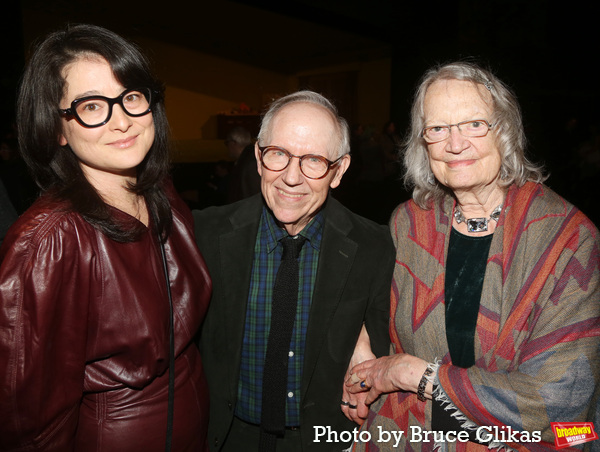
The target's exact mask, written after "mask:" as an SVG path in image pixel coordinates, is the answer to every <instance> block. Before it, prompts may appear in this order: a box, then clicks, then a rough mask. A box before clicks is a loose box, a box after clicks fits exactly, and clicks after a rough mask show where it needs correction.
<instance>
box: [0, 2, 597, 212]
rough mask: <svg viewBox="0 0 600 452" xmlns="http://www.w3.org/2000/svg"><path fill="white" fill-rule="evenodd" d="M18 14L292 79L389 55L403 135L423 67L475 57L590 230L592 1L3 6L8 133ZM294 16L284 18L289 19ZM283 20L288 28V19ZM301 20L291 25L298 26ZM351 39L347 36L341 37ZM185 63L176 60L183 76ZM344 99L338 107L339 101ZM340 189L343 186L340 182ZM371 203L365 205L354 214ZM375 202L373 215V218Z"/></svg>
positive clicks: (19, 54)
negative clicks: (97, 28)
mask: <svg viewBox="0 0 600 452" xmlns="http://www.w3.org/2000/svg"><path fill="white" fill-rule="evenodd" d="M24 11H29V12H31V11H37V12H38V13H40V16H41V17H44V14H47V16H48V17H49V18H50V17H51V18H52V20H48V21H47V22H45V21H43V20H42V21H39V22H37V23H36V24H35V30H36V34H38V31H39V36H43V35H45V34H46V33H47V32H48V31H51V30H53V29H55V28H56V27H57V26H58V25H60V24H58V25H57V24H56V18H64V22H65V23H66V22H91V23H95V24H98V25H103V26H106V27H108V28H110V29H112V30H114V31H116V32H118V33H121V34H123V35H125V36H133V35H142V36H148V37H151V38H153V39H163V40H165V41H166V42H169V43H171V44H177V45H181V46H186V47H189V48H192V49H194V50H198V51H201V52H205V53H209V54H214V55H218V56H221V57H224V58H228V59H231V60H235V61H239V62H243V63H247V64H251V65H254V66H257V67H263V68H266V69H269V70H274V71H279V72H281V73H285V74H291V75H293V74H295V73H298V72H301V71H303V70H309V69H311V68H315V67H318V66H319V65H323V64H324V63H326V62H327V63H332V62H340V63H343V62H344V61H347V60H348V59H354V60H356V59H357V58H359V59H360V58H361V57H363V56H364V58H372V57H373V56H377V55H380V56H390V57H391V59H392V74H391V80H392V82H391V99H390V101H391V111H390V112H389V113H390V118H391V119H393V120H394V121H395V123H396V124H397V126H398V130H399V132H400V133H402V132H403V131H405V130H406V128H407V124H408V114H409V108H410V103H411V98H412V93H413V90H414V87H415V85H416V83H417V81H418V79H419V77H420V76H421V75H422V73H423V72H424V71H425V69H427V68H428V67H430V66H431V65H433V64H436V63H440V62H445V61H451V60H455V59H465V58H474V59H475V61H477V62H479V63H481V64H483V65H486V66H489V67H490V68H491V69H492V70H493V72H495V73H496V74H497V75H498V76H499V77H500V78H501V79H502V80H503V81H505V82H506V83H507V84H509V85H510V86H511V87H512V88H513V89H514V91H515V92H516V93H517V96H518V98H519V101H520V103H521V106H522V109H523V115H524V120H525V127H526V130H527V136H528V139H529V147H528V153H529V156H530V157H531V158H532V159H533V160H535V161H537V162H542V163H544V164H545V166H546V168H547V169H548V171H549V172H550V174H551V176H550V178H549V180H548V182H547V183H548V185H550V186H551V187H552V188H553V189H555V190H556V191H557V192H558V193H559V194H561V195H563V196H564V197H566V198H567V199H568V200H570V201H571V202H573V203H574V204H576V205H578V206H579V207H580V208H581V209H582V210H583V211H584V212H585V213H586V214H587V215H588V216H590V217H591V218H592V220H594V222H595V223H596V224H600V215H599V214H600V208H599V207H598V204H597V202H596V197H597V193H598V185H597V180H598V176H599V168H600V149H599V142H600V138H599V137H600V132H599V124H600V114H599V113H600V112H599V109H598V104H599V100H600V77H598V66H599V64H598V59H599V53H600V38H599V35H600V33H598V17H599V16H598V14H597V13H598V10H597V7H595V6H592V5H591V2H561V3H557V2H553V1H544V0H533V1H527V2H525V1H523V2H521V1H504V2H501V1H485V2H484V1H466V0H463V1H455V2H451V1H449V2H443V3H442V2H401V1H382V0H370V1H367V0H364V1H352V0H346V1H337V0H330V1H327V0H318V1H317V0H279V1H266V0H263V1H251V0H246V1H244V0H240V1H231V0H229V1H227V2H218V1H212V2H208V1H202V0H199V1H195V2H181V1H169V2H166V1H163V2H156V1H146V2H142V1H138V0H133V1H126V0H121V1H115V0H106V1H100V0H98V1H94V2H91V1H85V0H82V1H37V0H22V1H21V2H15V1H11V2H4V4H3V6H2V7H1V10H0V58H1V68H2V70H1V71H0V115H1V116H0V119H1V121H0V125H1V127H2V134H3V136H4V135H5V134H6V133H10V124H11V122H12V121H13V119H14V116H13V115H14V103H15V90H16V86H17V85H18V81H19V78H20V75H21V72H22V69H23V65H24V62H25V60H26V55H27V53H28V51H29V45H30V43H29V42H25V37H24V29H31V26H32V24H24V23H23V17H29V16H30V14H24V13H23V12H24ZM292 19H293V20H292ZM288 21H289V22H288ZM298 24H301V25H298ZM348 36H351V37H352V39H348ZM184 67H185V63H184V62H182V68H183V69H184ZM342 101H343V100H342ZM342 184H343V183H342ZM388 188H391V190H387V191H384V192H382V193H380V196H381V198H382V199H384V201H383V202H381V203H380V204H377V203H375V204H374V203H373V199H360V198H361V197H360V195H356V193H353V196H352V200H351V202H350V201H348V203H349V204H351V207H352V208H354V209H355V210H358V211H359V212H361V213H363V214H365V215H367V216H371V217H372V218H374V219H376V220H378V221H385V220H386V219H387V217H388V216H389V213H390V212H391V208H392V207H393V206H394V205H395V204H397V202H399V201H401V200H403V199H405V197H406V194H405V193H403V192H402V188H401V186H400V184H396V185H393V186H391V187H388ZM366 204H369V205H370V206H371V210H369V209H367V208H363V206H364V205H366ZM373 206H376V207H377V208H378V209H379V210H378V211H377V212H375V211H373Z"/></svg>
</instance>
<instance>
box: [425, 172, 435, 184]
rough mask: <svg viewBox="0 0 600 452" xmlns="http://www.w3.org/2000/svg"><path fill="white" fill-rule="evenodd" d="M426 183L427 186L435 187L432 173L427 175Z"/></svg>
mask: <svg viewBox="0 0 600 452" xmlns="http://www.w3.org/2000/svg"><path fill="white" fill-rule="evenodd" d="M427 183H428V184H429V185H435V177H434V175H433V173H429V175H428V176H427Z"/></svg>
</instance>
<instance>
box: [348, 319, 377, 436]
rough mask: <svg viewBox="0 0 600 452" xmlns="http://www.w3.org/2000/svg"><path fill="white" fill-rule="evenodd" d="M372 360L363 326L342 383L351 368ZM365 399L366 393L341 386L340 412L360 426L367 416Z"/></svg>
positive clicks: (367, 334) (369, 343) (367, 335)
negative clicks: (354, 391)
mask: <svg viewBox="0 0 600 452" xmlns="http://www.w3.org/2000/svg"><path fill="white" fill-rule="evenodd" d="M373 359H375V355H374V354H373V352H372V351H371V341H370V339H369V333H367V329H366V328H365V326H364V325H363V326H362V329H361V330H360V335H359V337H358V340H357V342H356V346H355V347H354V353H353V354H352V357H351V358H350V363H349V364H348V370H347V371H346V376H345V377H344V382H345V381H347V380H348V379H349V378H350V375H351V369H352V368H354V367H355V366H357V365H358V364H360V363H362V362H364V361H366V360H373ZM366 398H367V393H366V392H362V393H361V392H356V393H351V392H350V391H349V388H348V387H347V386H346V384H343V385H342V400H341V407H342V412H343V413H344V415H345V416H346V417H347V418H348V419H350V420H351V421H353V422H356V423H357V424H358V425H362V424H363V422H364V421H365V419H366V418H367V415H368V414H369V407H368V406H367V404H366V403H365V399H366Z"/></svg>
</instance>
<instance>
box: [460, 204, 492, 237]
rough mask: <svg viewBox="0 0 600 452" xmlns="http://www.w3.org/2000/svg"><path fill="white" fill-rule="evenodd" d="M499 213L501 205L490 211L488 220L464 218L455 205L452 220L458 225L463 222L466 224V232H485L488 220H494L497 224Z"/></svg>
mask: <svg viewBox="0 0 600 452" xmlns="http://www.w3.org/2000/svg"><path fill="white" fill-rule="evenodd" d="M500 212H502V204H500V205H499V206H498V207H496V208H495V209H494V210H493V211H492V213H491V215H490V218H465V216H464V215H463V213H462V212H461V211H460V207H458V205H457V206H456V208H455V209H454V219H455V220H456V222H457V223H459V224H460V223H462V222H463V221H464V222H466V223H467V232H485V231H487V230H488V221H489V220H494V221H495V222H496V223H497V222H498V218H500Z"/></svg>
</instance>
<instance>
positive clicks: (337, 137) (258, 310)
mask: <svg viewBox="0 0 600 452" xmlns="http://www.w3.org/2000/svg"><path fill="white" fill-rule="evenodd" d="M255 153H256V158H257V162H258V168H257V170H258V173H259V174H260V177H261V194H259V195H256V196H254V197H251V198H248V199H245V200H242V201H240V202H237V203H235V204H231V205H228V206H222V207H211V208H208V209H206V210H203V211H199V212H195V213H194V216H195V223H196V237H197V238H196V240H197V242H198V246H199V248H200V250H201V251H202V254H203V255H204V257H205V259H206V261H207V264H208V267H209V270H210V273H211V277H212V280H213V297H212V300H211V306H210V308H209V312H208V314H207V318H206V321H205V323H204V326H203V331H202V337H201V341H200V345H201V351H202V353H203V360H204V365H205V370H206V374H207V378H208V383H209V391H210V395H211V412H210V426H209V442H210V446H211V450H213V451H222V452H227V451H238V450H250V451H253V450H254V451H257V450H261V451H268V450H278V451H286V452H287V451H291V452H293V451H300V450H302V451H312V450H315V451H319V450H332V451H333V450H335V451H339V450H341V449H343V448H344V447H347V446H348V445H349V441H350V438H349V437H348V435H347V434H346V435H344V434H343V432H346V433H348V432H351V431H352V430H353V429H354V428H355V427H356V425H355V424H353V423H352V422H350V421H349V420H348V419H346V417H345V416H344V415H343V414H342V410H341V407H342V406H343V407H344V409H346V408H347V409H349V410H351V411H353V414H354V416H355V417H356V418H357V419H358V412H357V406H359V399H358V398H356V397H355V396H354V395H352V396H351V395H349V394H342V386H343V381H344V377H345V374H346V371H347V369H348V366H349V364H350V363H355V362H360V361H362V360H364V359H367V358H373V357H374V355H373V354H372V353H371V350H358V349H357V350H355V344H356V342H357V339H358V336H359V334H360V332H361V328H362V327H363V325H364V326H365V328H366V330H367V331H368V333H369V336H370V340H371V344H370V345H371V348H372V350H373V352H374V353H376V354H377V355H378V356H379V355H383V354H387V352H388V346H389V338H388V335H387V330H388V326H387V325H388V318H389V314H388V310H389V290H390V284H391V269H392V267H393V245H392V244H391V241H390V239H389V237H390V234H389V231H388V230H387V228H385V227H383V226H380V225H377V224H375V223H373V222H371V221H370V220H366V219H364V218H362V217H359V216H358V215H355V214H353V213H352V212H350V211H349V210H347V209H346V208H345V207H343V206H342V205H341V204H340V203H339V202H338V201H336V200H335V199H334V198H332V197H331V196H330V195H329V193H330V190H331V189H333V188H336V187H337V186H338V185H339V184H340V182H341V179H342V177H343V175H344V173H345V172H346V170H347V169H348V166H349V164H350V155H349V132H348V126H347V123H346V121H345V120H344V119H343V118H341V117H340V116H339V115H338V113H337V110H336V109H335V107H334V106H333V105H332V104H331V103H330V102H329V101H328V100H327V99H325V98H324V97H323V96H321V95H319V94H316V93H314V92H311V91H300V92H297V93H294V94H291V95H288V96H285V97H283V98H281V99H279V100H277V101H275V102H274V103H273V104H272V105H271V107H270V108H269V110H268V111H267V113H266V114H265V116H264V118H263V121H262V125H261V130H260V133H259V136H258V142H257V143H256V145H255ZM296 240H298V241H299V242H300V243H301V244H300V245H299V246H298V249H299V251H297V253H298V256H297V257H296V258H295V259H296V261H297V264H298V269H299V271H298V273H299V274H298V281H297V283H298V286H297V289H296V290H295V292H294V296H293V298H294V300H293V306H292V308H291V311H292V313H291V317H292V319H293V320H292V322H293V329H292V330H291V333H290V334H291V335H290V336H289V337H290V339H289V344H288V340H287V339H286V341H285V344H284V346H285V347H286V348H285V355H284V358H283V361H285V362H284V363H283V369H284V371H283V372H284V373H283V374H282V375H278V376H277V378H275V379H273V374H272V370H271V369H272V367H271V362H270V361H271V356H274V354H275V352H274V351H273V349H274V348H275V347H276V346H275V345H272V344H273V343H274V342H275V341H274V340H272V338H273V337H274V335H275V334H278V333H276V331H277V332H279V331H280V326H279V325H280V323H279V322H280V317H281V316H282V315H284V314H281V309H280V308H279V307H278V306H279V303H280V301H279V297H280V295H278V293H279V289H278V288H277V287H278V281H279V278H280V275H278V270H279V269H280V268H283V267H284V263H283V262H284V260H285V259H286V257H285V256H286V252H284V251H283V248H284V247H285V246H286V245H284V243H285V242H286V241H292V242H295V241H296ZM282 256H283V259H284V260H282ZM296 292H297V295H296ZM296 298H297V299H296ZM286 306H287V305H286ZM284 311H286V312H290V308H286V309H284ZM271 333H273V334H271ZM281 379H283V382H284V383H285V391H284V392H282V393H281V396H279V395H278V394H279V392H278V390H277V389H276V388H275V386H276V385H275V384H273V385H271V384H270V382H271V381H275V382H278V381H281ZM340 404H341V405H340ZM274 413H275V414H274ZM272 419H275V422H272ZM323 432H329V435H328V436H324V435H323V434H322V433H323Z"/></svg>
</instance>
